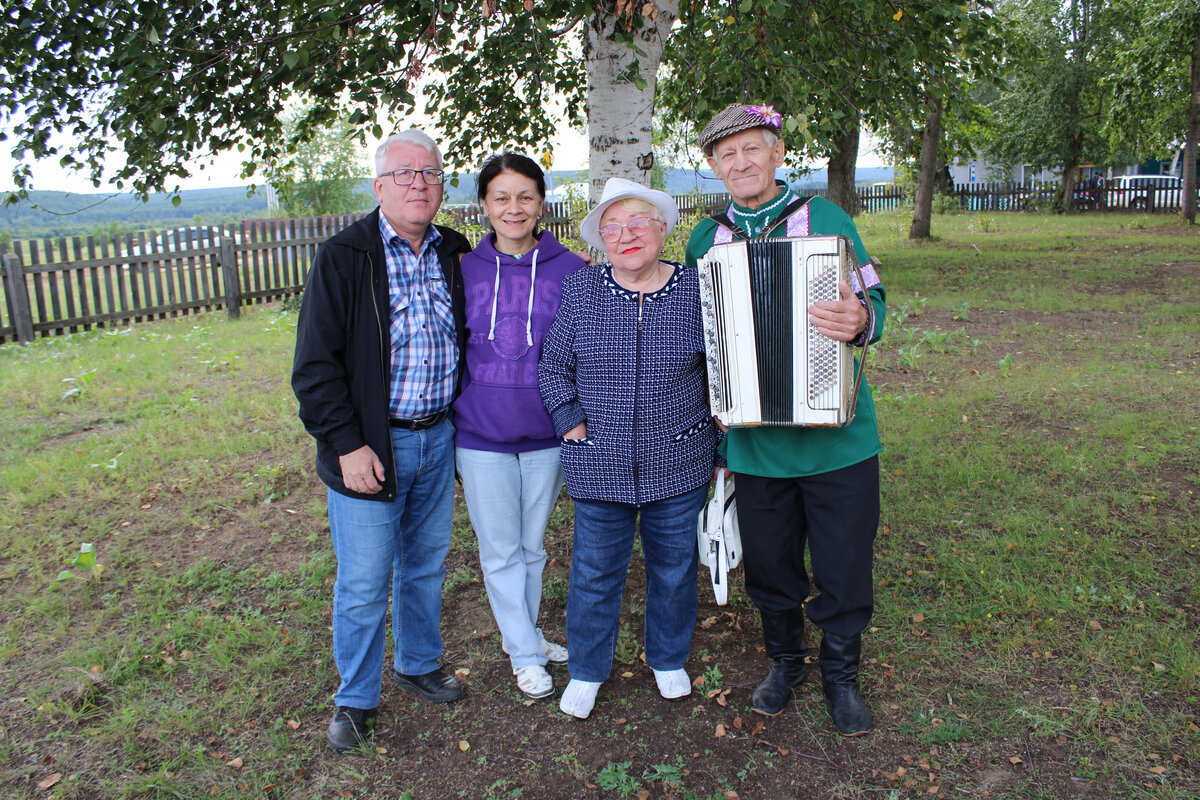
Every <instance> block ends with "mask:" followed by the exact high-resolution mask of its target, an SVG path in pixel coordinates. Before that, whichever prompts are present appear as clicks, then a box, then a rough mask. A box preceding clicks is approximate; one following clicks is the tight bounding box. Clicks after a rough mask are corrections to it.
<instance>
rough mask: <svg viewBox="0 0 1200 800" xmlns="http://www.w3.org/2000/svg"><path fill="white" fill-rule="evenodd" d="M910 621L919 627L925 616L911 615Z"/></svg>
mask: <svg viewBox="0 0 1200 800" xmlns="http://www.w3.org/2000/svg"><path fill="white" fill-rule="evenodd" d="M912 621H913V622H915V623H916V624H918V625H920V624H921V623H922V622H924V621H925V615H924V614H921V613H920V612H918V613H916V614H913V615H912Z"/></svg>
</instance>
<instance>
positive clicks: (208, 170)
mask: <svg viewBox="0 0 1200 800" xmlns="http://www.w3.org/2000/svg"><path fill="white" fill-rule="evenodd" d="M433 133H434V132H433V131H431V135H432V134H433ZM9 141H11V139H10V140H9ZM377 145H378V140H372V141H371V142H370V147H369V149H367V150H365V151H364V158H367V159H369V158H370V157H371V156H372V155H373V154H374V152H375V147H376V146H377ZM875 145H876V142H875V141H874V140H873V139H871V138H870V137H869V136H867V135H866V133H865V132H864V135H863V137H862V144H861V146H860V149H859V157H858V166H860V167H878V166H882V161H881V160H880V158H879V156H878V155H876V154H875V153H873V152H872V150H873V148H874V147H875ZM10 149H11V148H5V147H0V189H11V188H13V181H12V170H13V164H14V161H13V158H12V156H11V153H10ZM587 158H588V144H587V136H586V135H585V134H583V133H581V132H578V131H575V130H572V129H570V128H564V130H563V131H561V132H560V133H559V136H558V138H557V140H556V141H555V143H554V169H556V170H578V169H586V168H587ZM815 166H817V167H822V166H824V164H817V165H815ZM193 173H194V174H193V175H192V177H190V178H185V179H183V180H180V181H179V188H181V189H215V188H220V187H225V186H242V185H245V184H246V183H247V181H245V180H243V179H241V178H240V177H239V176H240V174H241V154H240V153H237V152H236V151H234V152H231V153H223V154H222V155H220V156H218V157H217V159H216V160H215V161H214V162H213V163H211V164H205V163H203V162H196V163H195V164H194V169H193ZM254 182H256V183H258V184H262V182H263V179H262V177H261V176H259V177H258V178H256V179H255V181H254ZM32 188H33V189H43V190H51V191H60V192H72V193H80V194H86V193H91V192H99V191H109V192H111V191H112V188H111V186H108V187H104V186H102V187H101V188H99V189H97V188H95V187H93V186H92V184H91V183H90V182H89V181H88V180H87V179H86V177H85V176H84V174H83V173H79V172H72V171H70V170H66V169H63V168H62V167H60V166H58V159H57V158H52V159H47V160H44V161H41V162H38V163H35V164H34V169H33V186H32ZM170 188H173V184H171V183H168V189H170Z"/></svg>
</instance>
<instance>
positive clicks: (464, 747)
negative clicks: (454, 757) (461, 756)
mask: <svg viewBox="0 0 1200 800" xmlns="http://www.w3.org/2000/svg"><path fill="white" fill-rule="evenodd" d="M458 749H459V750H462V751H463V752H464V753H465V752H467V751H468V750H470V749H471V743H470V742H468V741H467V740H466V739H463V740H462V741H461V742H459V743H458Z"/></svg>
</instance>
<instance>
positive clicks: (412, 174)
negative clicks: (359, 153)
mask: <svg viewBox="0 0 1200 800" xmlns="http://www.w3.org/2000/svg"><path fill="white" fill-rule="evenodd" d="M418 172H419V173H421V180H423V181H425V185H426V186H441V185H442V180H443V179H444V178H445V176H446V173H445V171H444V170H440V169H409V168H408V167H404V168H401V169H394V170H392V171H391V172H385V173H383V174H382V175H380V176H379V177H381V178H385V177H387V176H388V175H391V176H392V180H393V181H394V182H395V183H396V185H397V186H409V185H411V184H412V182H413V181H414V180H416V178H417V173H418Z"/></svg>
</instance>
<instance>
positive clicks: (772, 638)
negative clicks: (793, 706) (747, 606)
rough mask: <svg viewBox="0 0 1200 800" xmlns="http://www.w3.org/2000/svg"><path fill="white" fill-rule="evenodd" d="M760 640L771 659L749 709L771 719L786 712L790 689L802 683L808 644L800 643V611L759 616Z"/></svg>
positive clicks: (802, 634) (802, 623)
mask: <svg viewBox="0 0 1200 800" xmlns="http://www.w3.org/2000/svg"><path fill="white" fill-rule="evenodd" d="M761 615H762V626H763V640H764V641H765V642H766V645H767V655H768V656H770V657H771V662H772V663H771V671H770V672H769V673H767V677H766V678H765V679H764V680H763V682H762V683H760V684H759V685H758V687H757V688H756V689H755V690H754V693H753V694H751V695H750V707H751V708H752V709H754V710H755V711H756V712H758V713H759V714H765V715H767V716H768V717H773V716H775V715H776V714H779V713H780V712H782V711H783V710H784V709H785V708H787V704H788V703H789V702H791V700H792V689H793V688H794V687H796V686H799V685H800V684H801V683H803V682H804V675H805V672H806V670H807V667H806V666H805V664H804V659H805V657H806V656H807V655H808V643H807V642H805V641H804V609H803V608H797V609H793V610H791V611H786V612H783V613H772V612H768V611H763V612H761Z"/></svg>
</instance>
